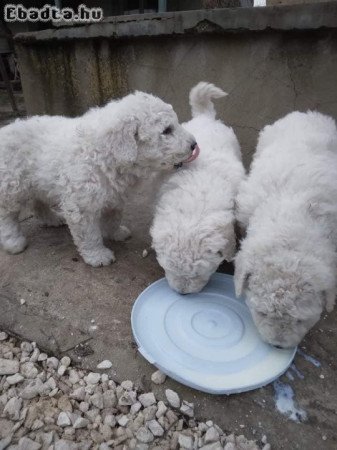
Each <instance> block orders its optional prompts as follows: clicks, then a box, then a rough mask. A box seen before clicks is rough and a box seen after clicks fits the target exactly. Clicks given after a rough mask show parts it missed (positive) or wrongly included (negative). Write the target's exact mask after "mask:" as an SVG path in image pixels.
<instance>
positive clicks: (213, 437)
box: [205, 427, 220, 444]
mask: <svg viewBox="0 0 337 450" xmlns="http://www.w3.org/2000/svg"><path fill="white" fill-rule="evenodd" d="M219 439H220V436H219V433H218V431H217V430H216V429H215V428H214V427H210V428H208V430H207V431H206V434H205V444H209V443H210V442H216V441H218V440H219Z"/></svg>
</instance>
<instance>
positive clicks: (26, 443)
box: [18, 437, 41, 450]
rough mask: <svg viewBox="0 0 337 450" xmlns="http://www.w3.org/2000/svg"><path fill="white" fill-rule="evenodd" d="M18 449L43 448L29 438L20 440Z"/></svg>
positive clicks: (32, 449)
mask: <svg viewBox="0 0 337 450" xmlns="http://www.w3.org/2000/svg"><path fill="white" fill-rule="evenodd" d="M18 448H19V450H39V449H40V448H41V444H38V443H37V442H35V441H33V440H32V439H29V438H27V437H22V438H21V439H20V440H19V444H18Z"/></svg>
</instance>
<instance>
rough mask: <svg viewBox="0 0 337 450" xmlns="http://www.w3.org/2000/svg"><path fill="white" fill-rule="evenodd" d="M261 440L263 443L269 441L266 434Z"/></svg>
mask: <svg viewBox="0 0 337 450" xmlns="http://www.w3.org/2000/svg"><path fill="white" fill-rule="evenodd" d="M261 442H262V444H266V443H267V436H266V435H265V434H264V435H263V436H262V438H261Z"/></svg>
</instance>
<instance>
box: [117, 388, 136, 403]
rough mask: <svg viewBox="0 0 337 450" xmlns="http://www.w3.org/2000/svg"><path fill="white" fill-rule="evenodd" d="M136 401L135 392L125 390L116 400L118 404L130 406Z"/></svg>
mask: <svg viewBox="0 0 337 450" xmlns="http://www.w3.org/2000/svg"><path fill="white" fill-rule="evenodd" d="M136 402H137V392H135V391H127V392H125V393H124V394H123V395H122V396H121V398H120V399H119V400H118V404H119V405H120V406H131V405H133V404H134V403H136Z"/></svg>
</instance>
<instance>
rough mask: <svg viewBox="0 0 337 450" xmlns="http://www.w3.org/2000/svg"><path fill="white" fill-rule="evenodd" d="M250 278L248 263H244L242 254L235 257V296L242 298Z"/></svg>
mask: <svg viewBox="0 0 337 450" xmlns="http://www.w3.org/2000/svg"><path fill="white" fill-rule="evenodd" d="M249 276H250V273H249V269H248V263H247V261H244V258H243V254H242V252H239V253H238V254H237V255H236V257H235V272H234V286H235V295H236V296H237V297H241V295H242V293H243V291H244V289H245V288H246V287H247V281H248V278H249Z"/></svg>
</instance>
